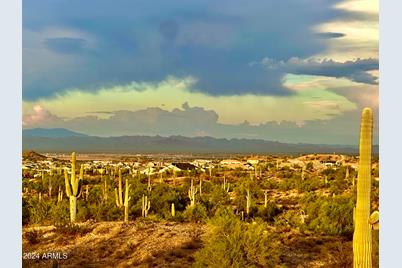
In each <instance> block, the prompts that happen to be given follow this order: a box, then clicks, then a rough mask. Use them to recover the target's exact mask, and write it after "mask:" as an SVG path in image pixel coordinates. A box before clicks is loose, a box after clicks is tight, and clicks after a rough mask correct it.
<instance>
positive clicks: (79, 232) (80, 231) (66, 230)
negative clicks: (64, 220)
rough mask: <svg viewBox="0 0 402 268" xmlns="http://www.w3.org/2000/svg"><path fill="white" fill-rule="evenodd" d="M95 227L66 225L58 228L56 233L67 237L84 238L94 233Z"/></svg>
mask: <svg viewBox="0 0 402 268" xmlns="http://www.w3.org/2000/svg"><path fill="white" fill-rule="evenodd" d="M93 229H94V227H93V226H90V225H86V224H66V225H61V226H57V227H56V230H55V232H56V233H58V234H60V235H66V236H83V235H86V234H87V233H90V232H92V230H93Z"/></svg>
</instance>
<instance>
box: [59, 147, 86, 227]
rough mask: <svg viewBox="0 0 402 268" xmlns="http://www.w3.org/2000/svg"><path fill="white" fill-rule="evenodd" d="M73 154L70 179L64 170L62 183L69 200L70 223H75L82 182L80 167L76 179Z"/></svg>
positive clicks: (73, 155) (82, 171) (73, 156)
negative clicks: (63, 182)
mask: <svg viewBox="0 0 402 268" xmlns="http://www.w3.org/2000/svg"><path fill="white" fill-rule="evenodd" d="M75 160H76V157H75V152H73V153H72V154H71V177H70V180H69V178H68V173H67V169H64V181H65V184H66V194H67V196H68V197H69V198H70V221H71V222H75V216H76V214H77V197H80V195H81V190H82V180H83V174H84V166H83V165H81V168H80V175H79V177H78V178H77V176H76V174H75Z"/></svg>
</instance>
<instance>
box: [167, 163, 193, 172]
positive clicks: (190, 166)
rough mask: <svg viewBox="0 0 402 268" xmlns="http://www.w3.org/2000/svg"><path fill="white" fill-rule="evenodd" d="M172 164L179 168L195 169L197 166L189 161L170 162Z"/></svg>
mask: <svg viewBox="0 0 402 268" xmlns="http://www.w3.org/2000/svg"><path fill="white" fill-rule="evenodd" d="M172 165H173V166H175V167H176V168H178V169H180V170H195V169H197V166H195V165H193V164H190V163H172Z"/></svg>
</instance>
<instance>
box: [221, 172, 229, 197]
mask: <svg viewBox="0 0 402 268" xmlns="http://www.w3.org/2000/svg"><path fill="white" fill-rule="evenodd" d="M222 188H223V190H224V191H226V192H227V193H228V192H229V188H230V183H228V182H227V180H226V177H225V175H223V184H222Z"/></svg>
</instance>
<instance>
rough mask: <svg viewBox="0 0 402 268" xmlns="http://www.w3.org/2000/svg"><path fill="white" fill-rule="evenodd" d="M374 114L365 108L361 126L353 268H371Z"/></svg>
mask: <svg viewBox="0 0 402 268" xmlns="http://www.w3.org/2000/svg"><path fill="white" fill-rule="evenodd" d="M372 129H373V112H372V110H371V109H370V108H364V109H363V112H362V118H361V126H360V158H359V173H358V175H357V201H356V210H355V212H354V214H355V217H354V218H355V219H354V222H355V230H354V234H353V267H355V268H371V267H372V261H371V256H372V255H371V226H370V223H369V219H370V194H371V146H372Z"/></svg>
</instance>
